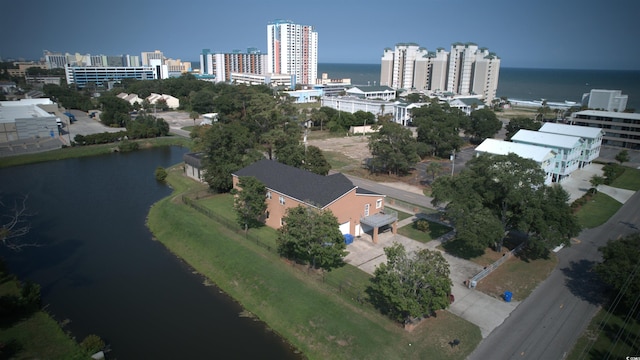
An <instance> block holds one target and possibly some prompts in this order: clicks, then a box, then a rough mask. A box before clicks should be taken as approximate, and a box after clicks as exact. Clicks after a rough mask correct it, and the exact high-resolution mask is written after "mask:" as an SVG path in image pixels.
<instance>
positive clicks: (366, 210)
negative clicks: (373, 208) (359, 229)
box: [364, 204, 370, 216]
mask: <svg viewBox="0 0 640 360" xmlns="http://www.w3.org/2000/svg"><path fill="white" fill-rule="evenodd" d="M369 206H370V205H369V204H364V216H369Z"/></svg>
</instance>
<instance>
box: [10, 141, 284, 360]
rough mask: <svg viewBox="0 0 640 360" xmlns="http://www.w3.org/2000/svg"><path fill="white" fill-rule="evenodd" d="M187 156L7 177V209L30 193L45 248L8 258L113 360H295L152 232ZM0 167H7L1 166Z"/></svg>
mask: <svg viewBox="0 0 640 360" xmlns="http://www.w3.org/2000/svg"><path fill="white" fill-rule="evenodd" d="M185 152H186V149H184V148H178V147H172V148H159V149H153V150H145V151H139V152H134V153H128V154H112V155H106V156H98V157H91V158H82V159H70V160H63V161H55V162H48V163H43V164H34V165H28V166H21V167H14V168H8V169H0V186H1V187H0V190H1V191H2V194H3V200H4V201H5V202H8V201H10V199H12V198H15V197H16V196H20V195H21V194H28V195H29V201H28V204H29V208H30V209H31V212H32V213H33V214H34V215H35V216H33V217H32V226H33V227H32V230H31V232H30V234H29V235H28V237H27V238H25V241H34V240H37V241H38V242H39V243H41V244H43V246H42V247H38V248H27V249H25V250H23V251H22V252H20V253H11V252H8V251H6V250H3V251H2V252H1V255H2V256H3V257H4V258H5V259H6V260H7V263H8V265H9V266H10V269H11V270H12V271H13V272H15V273H16V274H17V275H18V276H19V277H20V278H22V279H30V280H33V281H36V282H38V283H39V284H41V286H42V296H43V302H44V303H45V304H47V305H48V307H47V309H48V311H49V312H50V313H51V314H52V315H54V316H55V318H56V319H57V320H58V321H62V320H65V319H68V320H70V323H69V325H67V326H66V330H69V331H71V333H72V334H73V336H75V337H76V338H77V339H79V340H81V339H83V338H84V337H85V336H86V335H88V334H97V335H99V336H100V337H102V338H103V339H104V340H106V342H107V343H108V344H110V345H111V348H112V351H111V352H110V353H109V354H108V355H109V358H110V359H115V358H118V359H121V360H122V359H212V358H224V359H226V358H236V359H238V358H243V359H244V358H261V359H294V358H296V356H295V355H294V354H293V352H292V350H291V349H290V348H289V346H287V344H285V343H284V342H283V341H282V340H281V339H280V338H279V337H277V336H276V335H274V334H273V333H272V332H270V331H269V330H268V329H266V327H265V326H264V324H262V323H260V322H256V321H253V320H251V319H248V318H240V317H239V316H238V314H239V313H240V312H241V311H242V309H241V307H240V306H239V305H238V304H236V303H235V302H233V301H232V300H231V299H230V298H229V297H228V296H226V295H224V294H221V293H220V292H219V290H218V289H217V288H215V287H205V286H203V279H202V278H201V277H200V276H197V275H194V274H192V273H191V270H190V269H189V268H188V267H187V266H186V265H185V264H184V263H182V262H181V261H180V260H179V259H177V258H176V257H175V256H173V255H171V254H170V253H169V252H168V251H167V250H166V249H165V248H164V246H162V245H161V244H160V243H158V242H156V241H154V240H153V239H152V235H151V233H150V232H149V231H148V229H147V228H146V226H145V219H146V216H147V213H148V211H149V207H150V206H151V205H152V204H153V203H154V202H156V201H157V200H159V199H161V198H163V197H165V196H167V195H169V194H170V192H171V191H170V189H169V188H168V187H167V186H165V185H162V184H159V183H158V182H156V180H155V178H154V170H155V168H156V167H157V166H163V167H168V166H171V165H173V164H176V163H178V162H181V161H182V155H183V154H184V153H185ZM0 161H1V160H0Z"/></svg>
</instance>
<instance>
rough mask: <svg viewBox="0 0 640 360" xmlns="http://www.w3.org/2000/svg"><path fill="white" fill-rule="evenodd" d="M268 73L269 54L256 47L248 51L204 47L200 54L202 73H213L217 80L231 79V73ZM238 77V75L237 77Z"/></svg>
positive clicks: (226, 80) (225, 80)
mask: <svg viewBox="0 0 640 360" xmlns="http://www.w3.org/2000/svg"><path fill="white" fill-rule="evenodd" d="M232 73H239V74H253V75H265V74H267V55H266V54H262V53H261V51H260V50H258V49H256V48H249V49H247V51H246V52H240V51H239V50H234V51H232V52H230V53H222V52H211V50H209V49H203V50H202V53H201V54H200V74H203V75H213V76H214V78H215V81H216V82H228V81H231V78H232V76H231V74H232ZM236 78H237V77H236Z"/></svg>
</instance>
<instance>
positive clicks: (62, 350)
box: [0, 274, 89, 360]
mask: <svg viewBox="0 0 640 360" xmlns="http://www.w3.org/2000/svg"><path fill="white" fill-rule="evenodd" d="M1 278H2V279H1V280H0V296H7V295H13V296H17V295H18V294H20V290H19V288H18V282H17V281H16V279H15V278H14V277H13V276H11V275H8V274H2V277H1ZM0 326H1V329H2V330H0V359H54V360H55V359H60V360H67V359H77V360H81V359H88V358H89V356H88V355H87V354H85V353H84V352H83V350H82V349H81V348H80V346H79V345H78V344H77V343H76V342H75V341H74V340H73V339H71V338H70V337H69V336H68V335H67V334H66V333H65V332H64V331H63V330H62V329H61V328H60V326H59V325H58V323H57V322H56V321H55V320H54V319H53V318H51V317H50V316H49V315H48V314H47V313H45V312H44V311H36V312H34V313H31V314H29V315H27V316H25V317H20V318H15V317H13V316H7V314H3V316H1V317H0Z"/></svg>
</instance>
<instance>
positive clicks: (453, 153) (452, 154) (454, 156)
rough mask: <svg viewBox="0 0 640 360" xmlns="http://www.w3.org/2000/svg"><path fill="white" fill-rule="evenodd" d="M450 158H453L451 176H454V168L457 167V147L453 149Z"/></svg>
mask: <svg viewBox="0 0 640 360" xmlns="http://www.w3.org/2000/svg"><path fill="white" fill-rule="evenodd" d="M449 160H451V176H452V177H453V170H454V169H455V168H456V149H453V152H452V153H451V156H450V157H449Z"/></svg>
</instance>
